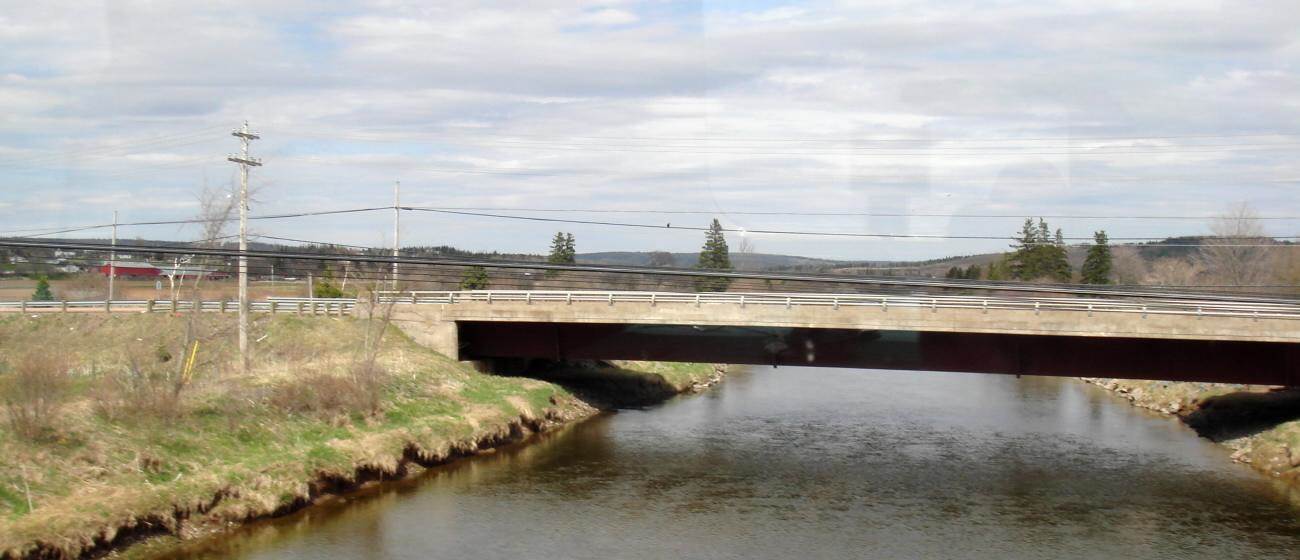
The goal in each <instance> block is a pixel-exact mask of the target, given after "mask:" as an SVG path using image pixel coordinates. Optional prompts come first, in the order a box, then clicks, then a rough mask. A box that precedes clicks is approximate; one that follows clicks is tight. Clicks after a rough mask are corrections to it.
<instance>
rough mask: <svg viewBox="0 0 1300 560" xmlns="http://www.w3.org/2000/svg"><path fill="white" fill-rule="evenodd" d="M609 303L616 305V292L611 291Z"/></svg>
mask: <svg viewBox="0 0 1300 560" xmlns="http://www.w3.org/2000/svg"><path fill="white" fill-rule="evenodd" d="M609 304H610V305H614V292H610V293H609Z"/></svg>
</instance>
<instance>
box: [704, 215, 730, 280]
mask: <svg viewBox="0 0 1300 560" xmlns="http://www.w3.org/2000/svg"><path fill="white" fill-rule="evenodd" d="M695 268H698V269H701V270H731V251H730V250H729V249H728V248H727V238H726V237H725V236H724V235H722V224H721V223H719V222H718V219H717V218H714V219H713V223H712V224H709V231H707V232H705V233H704V247H703V248H701V249H700V260H699V262H698V263H696V265H695ZM730 285H731V279H730V278H719V277H701V278H698V279H696V281H695V289H696V291H700V292H725V291H727V286H730Z"/></svg>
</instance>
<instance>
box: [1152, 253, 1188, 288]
mask: <svg viewBox="0 0 1300 560" xmlns="http://www.w3.org/2000/svg"><path fill="white" fill-rule="evenodd" d="M1201 272H1202V269H1201V265H1200V264H1199V263H1194V262H1187V261H1185V260H1183V259H1179V258H1174V257H1165V258H1163V259H1159V260H1157V261H1155V262H1153V263H1151V270H1150V271H1149V272H1148V273H1147V276H1146V283H1147V284H1153V285H1157V286H1194V285H1196V282H1197V278H1198V277H1199V276H1200V275H1201Z"/></svg>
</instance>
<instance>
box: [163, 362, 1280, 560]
mask: <svg viewBox="0 0 1300 560" xmlns="http://www.w3.org/2000/svg"><path fill="white" fill-rule="evenodd" d="M1295 550H1300V510H1298V509H1296V508H1295V507H1294V506H1293V505H1291V504H1290V503H1289V502H1288V501H1287V500H1286V499H1285V498H1284V496H1283V493H1282V492H1281V491H1279V489H1278V488H1277V487H1276V486H1275V483H1274V482H1272V481H1270V480H1268V479H1267V478H1265V477H1263V476H1261V475H1259V474H1257V473H1255V472H1253V471H1251V470H1250V469H1249V468H1247V467H1245V466H1242V465H1237V464H1233V463H1231V462H1229V460H1228V451H1227V450H1225V449H1224V448H1222V447H1219V446H1216V445H1214V444H1211V443H1209V442H1207V441H1205V440H1202V439H1199V438H1197V437H1196V435H1195V434H1194V433H1193V432H1191V431H1190V430H1188V429H1187V428H1185V427H1183V426H1182V425H1180V424H1179V423H1178V422H1177V421H1175V420H1171V419H1166V418H1161V417H1158V416H1155V415H1153V414H1151V413H1148V412H1145V411H1141V410H1137V409H1134V408H1132V407H1130V406H1129V405H1127V404H1126V403H1123V402H1121V401H1119V400H1118V399H1114V398H1113V397H1111V396H1109V395H1107V394H1105V393H1104V392H1103V391H1102V390H1101V389H1098V388H1096V387H1093V386H1090V385H1086V384H1083V383H1080V382H1078V381H1073V380H1068V379H1054V378H1037V377H1025V378H1015V377H1008V376H986V375H975V374H946V373H900V372H881V371H870V370H846V369H812V368H780V369H771V368H756V369H753V370H750V371H742V372H739V373H737V374H735V375H733V376H731V377H730V378H728V379H727V380H726V381H724V382H723V383H722V384H721V385H719V386H718V387H715V388H714V389H712V390H710V391H709V392H707V393H705V394H702V395H695V396H688V397H683V398H678V399H675V400H672V401H670V402H668V403H665V404H663V405H660V406H655V407H652V408H649V409H646V410H626V411H621V412H618V413H617V414H610V415H606V416H602V417H599V418H596V419H593V420H590V421H588V422H585V423H582V424H579V425H577V426H574V427H571V428H568V429H565V430H562V431H560V432H556V433H554V434H550V435H547V436H544V437H542V438H540V439H539V440H536V441H534V442H531V443H530V444H528V445H521V446H516V447H513V448H510V449H506V450H503V451H501V452H499V453H496V454H493V455H487V456H483V457H478V458H475V459H472V460H468V461H463V462H461V463H459V464H455V465H450V466H447V467H443V468H440V469H436V470H434V471H432V472H430V473H426V474H425V475H423V476H421V477H417V478H416V479H414V480H409V481H403V482H400V483H396V484H393V485H389V486H386V487H383V488H381V489H376V490H372V491H369V492H363V493H362V494H360V495H357V496H353V497H350V498H348V499H346V500H340V501H338V502H336V503H333V504H327V505H325V506H322V507H316V508H309V509H308V510H306V511H304V512H301V513H299V514H296V515H293V516H290V517H288V518H284V519H278V520H273V521H269V522H265V523H261V524H257V525H255V526H252V527H249V528H246V529H243V530H240V531H238V532H236V533H235V534H234V535H233V536H228V537H223V538H220V539H216V540H215V541H212V542H201V543H197V544H191V545H188V546H187V547H186V548H185V549H182V550H178V551H175V553H174V554H175V555H176V556H187V557H188V556H200V557H207V558H246V559H262V558H276V559H286V558H288V559H308V558H312V559H316V558H362V557H365V558H388V559H415V558H509V559H521V558H557V559H559V558H582V559H586V558H590V559H608V558H646V559H663V558H674V557H683V558H746V559H749V558H783V559H784V558H800V557H802V558H920V557H932V558H940V557H941V558H990V559H992V558H997V559H1004V558H1108V559H1109V558H1119V557H1143V558H1184V557H1204V558H1239V557H1249V558H1272V557H1286V558H1291V557H1294V556H1293V555H1294V554H1296V553H1295V552H1294V551H1295Z"/></svg>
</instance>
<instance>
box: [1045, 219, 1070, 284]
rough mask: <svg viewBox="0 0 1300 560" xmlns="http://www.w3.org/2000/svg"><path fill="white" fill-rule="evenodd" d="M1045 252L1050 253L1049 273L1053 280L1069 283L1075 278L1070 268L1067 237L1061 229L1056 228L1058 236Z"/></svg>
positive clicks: (1048, 258) (1048, 260) (1046, 247)
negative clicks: (1066, 245)
mask: <svg viewBox="0 0 1300 560" xmlns="http://www.w3.org/2000/svg"><path fill="white" fill-rule="evenodd" d="M1044 251H1048V254H1047V262H1048V270H1047V272H1048V273H1049V274H1050V275H1051V277H1052V279H1054V280H1056V281H1057V282H1069V281H1070V279H1071V278H1073V276H1074V271H1073V270H1071V268H1070V259H1069V252H1068V250H1067V249H1066V247H1065V235H1063V234H1062V233H1061V228H1056V236H1055V237H1054V238H1053V240H1052V243H1051V245H1045V246H1044Z"/></svg>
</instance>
